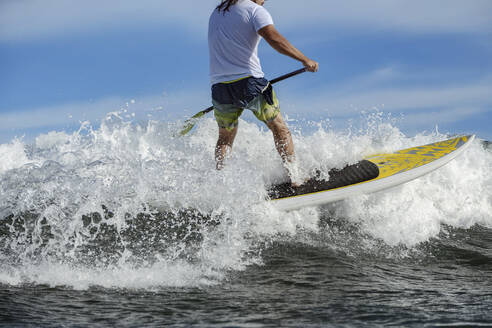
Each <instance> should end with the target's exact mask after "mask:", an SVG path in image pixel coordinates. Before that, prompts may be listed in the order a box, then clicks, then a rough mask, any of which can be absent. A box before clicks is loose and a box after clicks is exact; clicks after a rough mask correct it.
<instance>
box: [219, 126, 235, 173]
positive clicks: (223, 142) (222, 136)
mask: <svg viewBox="0 0 492 328" xmlns="http://www.w3.org/2000/svg"><path fill="white" fill-rule="evenodd" d="M236 134H237V126H236V127H235V128H234V129H233V130H232V131H228V130H227V129H223V128H219V140H217V146H216V147H215V163H216V168H217V170H222V169H223V168H224V160H225V158H226V156H227V155H228V154H229V153H230V152H231V150H232V144H233V143H234V139H235V138H236Z"/></svg>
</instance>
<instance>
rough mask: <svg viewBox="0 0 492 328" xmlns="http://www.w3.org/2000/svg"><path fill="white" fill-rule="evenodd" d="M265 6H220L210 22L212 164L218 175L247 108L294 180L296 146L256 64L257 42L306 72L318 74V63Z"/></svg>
mask: <svg viewBox="0 0 492 328" xmlns="http://www.w3.org/2000/svg"><path fill="white" fill-rule="evenodd" d="M264 3H265V0H222V2H221V3H220V5H218V6H217V8H216V9H215V10H214V12H213V13H212V15H211V16H210V21H209V30H208V43H209V51H210V77H211V82H212V103H213V105H214V113H215V119H216V121H217V123H218V125H219V139H218V141H217V146H216V148H215V160H216V166H217V169H218V170H220V169H222V168H223V167H224V160H225V157H226V156H227V154H228V153H229V152H230V151H231V149H232V144H233V142H234V138H235V137H236V133H237V129H238V119H239V116H240V115H241V114H242V112H243V110H244V109H245V108H247V109H249V110H251V111H252V112H253V113H254V114H255V116H256V117H257V118H258V119H259V120H260V121H263V122H265V124H266V125H267V126H268V128H269V129H270V130H271V131H272V133H273V138H274V142H275V147H276V149H277V151H278V153H279V154H280V157H281V158H282V161H283V162H284V164H285V167H286V168H287V171H288V174H289V176H290V178H291V180H293V179H294V175H295V174H294V173H293V169H292V167H293V164H294V161H295V154H294V144H293V142H292V136H291V134H290V131H289V129H288V127H287V125H286V124H285V121H284V119H283V118H282V115H281V114H280V106H279V102H278V99H277V97H276V95H275V92H274V91H273V89H272V87H271V85H270V84H269V83H268V81H267V80H266V79H265V78H264V74H263V71H262V68H261V65H260V60H259V58H258V44H259V42H260V37H263V38H264V39H265V40H266V41H267V42H268V43H269V44H270V46H272V47H273V48H274V49H275V50H277V51H278V52H280V53H281V54H283V55H287V56H289V57H292V58H293V59H296V60H298V61H300V62H301V63H302V64H303V65H304V66H305V67H306V69H307V70H308V71H310V72H316V71H317V70H318V63H317V62H315V61H313V60H310V59H309V58H307V57H306V56H305V55H304V54H303V53H302V52H300V51H299V50H298V49H296V48H295V47H294V46H293V45H292V44H291V43H290V42H289V41H287V39H285V38H284V37H283V36H282V35H281V34H280V33H279V32H278V31H277V30H276V29H275V27H274V25H273V19H272V17H271V15H270V14H269V13H268V11H267V10H266V9H265V8H264V7H263V4H264ZM292 183H293V185H294V186H296V185H298V183H296V182H295V181H292Z"/></svg>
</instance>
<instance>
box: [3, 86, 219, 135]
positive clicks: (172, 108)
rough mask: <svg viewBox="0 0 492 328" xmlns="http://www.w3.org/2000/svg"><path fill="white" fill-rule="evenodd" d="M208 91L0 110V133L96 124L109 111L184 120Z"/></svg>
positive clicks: (132, 117)
mask: <svg viewBox="0 0 492 328" xmlns="http://www.w3.org/2000/svg"><path fill="white" fill-rule="evenodd" d="M209 102H210V99H209V92H208V90H206V91H204V90H200V91H198V90H195V91H193V90H189V89H188V90H186V91H179V92H176V93H173V94H167V93H163V94H160V95H159V94H157V95H149V96H145V97H139V98H136V99H124V98H122V97H107V98H103V99H99V100H97V101H93V102H89V101H83V102H74V103H66V104H60V105H56V106H43V107H39V108H31V109H23V110H14V109H12V110H9V111H8V112H3V113H0V132H6V131H13V130H28V129H39V128H54V127H56V128H62V127H67V126H68V125H70V124H76V125H77V124H79V122H81V121H90V122H91V123H97V122H99V121H100V120H101V119H104V118H105V117H106V114H108V113H111V112H119V113H121V114H120V116H121V117H123V118H124V119H128V120H147V119H172V120H178V119H185V118H186V117H189V116H192V115H193V114H196V113H197V112H199V111H201V110H203V109H205V108H206V107H208V106H210V105H209Z"/></svg>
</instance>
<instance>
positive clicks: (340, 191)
mask: <svg viewBox="0 0 492 328" xmlns="http://www.w3.org/2000/svg"><path fill="white" fill-rule="evenodd" d="M474 139H475V136H474V135H472V136H470V137H469V138H468V140H467V141H466V143H465V144H464V145H462V146H461V147H459V148H458V149H456V150H454V151H453V152H451V153H449V154H447V155H445V156H443V157H441V158H439V159H436V160H434V161H432V162H430V163H427V164H424V165H422V166H419V167H416V168H413V169H410V170H408V171H405V172H401V173H398V174H394V175H391V176H388V177H385V178H381V179H373V180H369V181H365V182H361V183H358V184H354V185H349V186H345V187H340V188H336V189H330V190H326V191H319V192H315V193H311V194H305V195H299V196H292V197H288V198H280V199H274V200H271V201H270V203H271V204H272V205H273V206H274V207H275V208H276V209H278V210H281V211H293V210H296V209H300V208H303V207H309V206H318V205H323V204H327V203H331V202H335V201H338V200H342V199H345V198H348V197H352V196H356V195H360V194H368V193H373V192H377V191H381V190H384V189H388V188H392V187H395V186H398V185H401V184H403V183H405V182H409V181H411V180H414V179H416V178H418V177H421V176H422V175H425V174H427V173H430V172H432V171H434V170H436V169H438V168H440V167H441V166H443V165H445V164H447V163H448V162H450V161H451V160H453V159H454V158H456V156H458V155H460V154H461V153H463V152H464V151H465V150H466V149H467V148H468V147H469V145H470V144H471V143H472V141H473V140H474Z"/></svg>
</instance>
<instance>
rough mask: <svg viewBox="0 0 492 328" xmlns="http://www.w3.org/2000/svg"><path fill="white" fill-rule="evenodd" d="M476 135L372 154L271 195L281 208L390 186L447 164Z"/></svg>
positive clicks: (282, 186)
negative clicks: (357, 161) (359, 160)
mask: <svg viewBox="0 0 492 328" xmlns="http://www.w3.org/2000/svg"><path fill="white" fill-rule="evenodd" d="M474 138H475V136H473V135H471V136H462V137H457V138H453V139H449V140H445V141H440V142H435V143H432V144H428V145H423V146H417V147H412V148H408V149H403V150H399V151H396V152H394V153H389V154H376V155H372V156H369V157H367V158H365V159H364V160H363V161H361V162H359V163H357V164H355V165H350V166H347V167H345V168H343V169H341V170H337V169H334V170H331V171H330V179H329V180H328V181H327V180H319V179H317V178H316V177H314V178H312V179H310V180H309V181H307V182H306V183H305V184H304V185H302V186H300V187H298V188H292V187H291V186H290V184H287V183H284V184H280V185H276V186H273V187H272V188H271V189H270V190H269V191H268V194H269V199H270V200H271V203H272V204H273V206H274V207H276V208H278V209H279V210H284V211H291V210H295V209H299V208H302V207H306V206H316V205H322V204H326V203H330V202H334V201H338V200H341V199H344V198H347V197H350V196H354V195H359V194H367V193H372V192H376V191H380V190H384V189H388V188H391V187H394V186H397V185H400V184H403V183H405V182H408V181H411V180H414V179H416V178H418V177H420V176H422V175H424V174H427V173H429V172H431V171H433V170H436V169H438V168H439V167H441V166H443V165H445V164H446V163H448V162H449V161H451V160H452V159H454V158H455V157H456V156H458V155H459V154H460V153H462V152H463V151H465V149H466V148H467V147H468V146H469V145H470V144H471V142H472V141H473V139H474Z"/></svg>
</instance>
